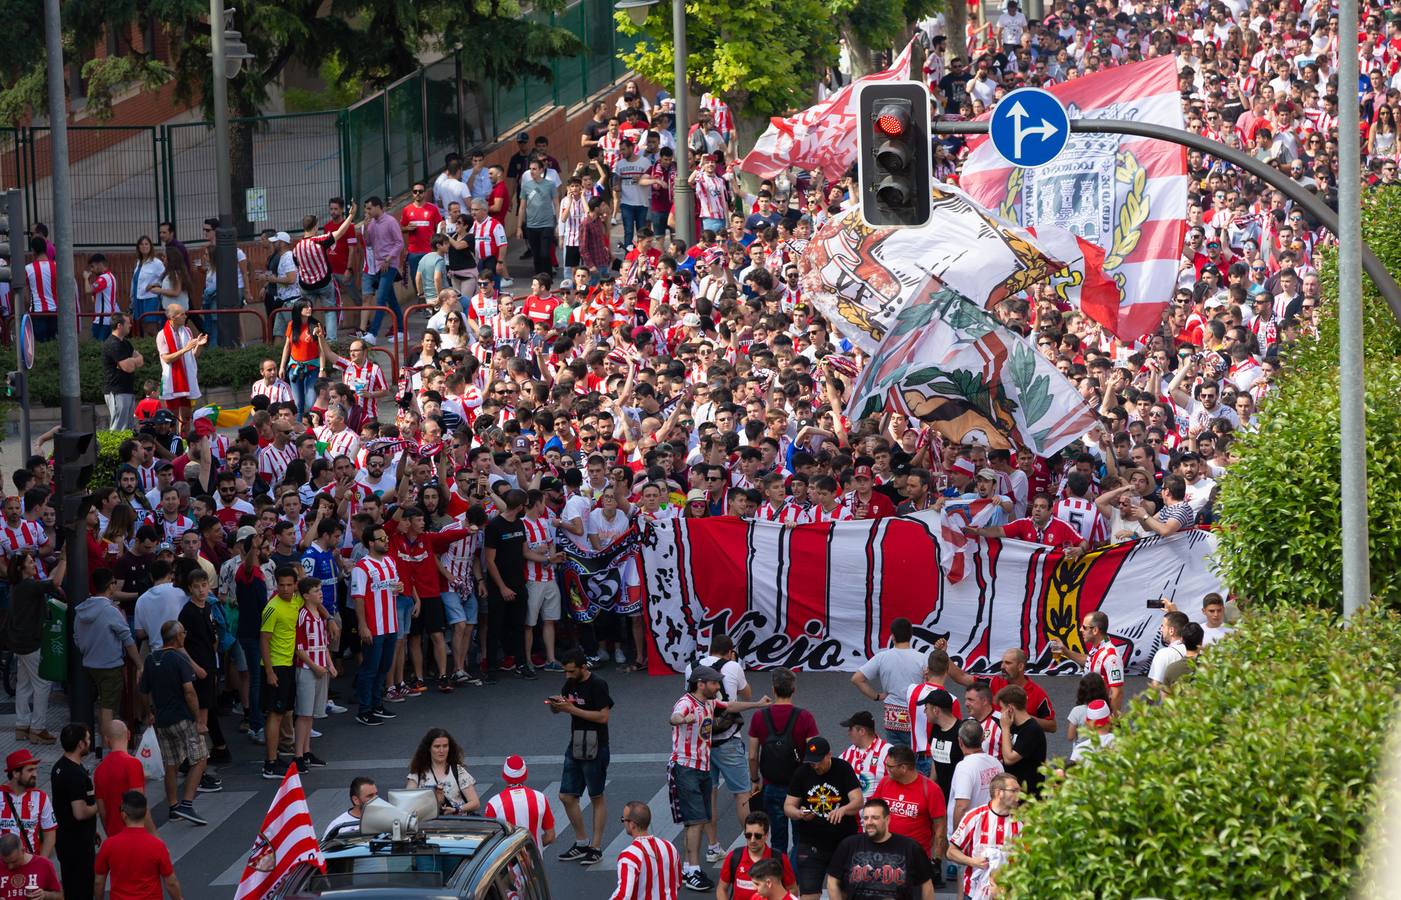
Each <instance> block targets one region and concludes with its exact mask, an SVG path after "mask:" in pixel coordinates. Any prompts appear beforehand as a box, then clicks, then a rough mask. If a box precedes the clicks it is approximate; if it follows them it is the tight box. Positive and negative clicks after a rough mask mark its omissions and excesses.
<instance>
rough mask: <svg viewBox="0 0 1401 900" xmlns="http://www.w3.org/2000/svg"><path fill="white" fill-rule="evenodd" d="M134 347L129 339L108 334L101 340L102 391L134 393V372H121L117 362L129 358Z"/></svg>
mask: <svg viewBox="0 0 1401 900" xmlns="http://www.w3.org/2000/svg"><path fill="white" fill-rule="evenodd" d="M135 353H136V349H135V348H134V347H132V346H131V341H129V340H127V339H126V338H119V337H117V336H116V335H109V336H108V338H107V340H105V341H103V342H102V392H103V393H105V394H134V393H136V373H135V372H123V371H122V370H121V369H120V368H118V366H117V363H119V362H122V361H123V360H127V359H131V357H132V355H133V354H135Z"/></svg>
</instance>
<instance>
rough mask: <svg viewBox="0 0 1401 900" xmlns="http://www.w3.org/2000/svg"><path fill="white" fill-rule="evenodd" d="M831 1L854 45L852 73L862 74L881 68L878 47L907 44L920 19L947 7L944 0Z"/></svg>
mask: <svg viewBox="0 0 1401 900" xmlns="http://www.w3.org/2000/svg"><path fill="white" fill-rule="evenodd" d="M828 5H829V6H830V8H831V11H832V15H833V16H834V17H835V18H836V19H837V22H838V28H839V29H840V31H841V34H842V36H843V37H845V38H846V42H847V46H848V47H850V48H851V65H852V74H853V75H855V76H856V77H858V78H859V77H860V76H862V75H865V74H867V73H868V72H873V71H875V70H876V69H878V68H880V65H879V61H878V60H877V59H876V58H875V57H876V53H877V52H878V51H881V50H884V49H886V48H887V47H895V46H902V47H903V46H904V45H905V44H906V43H907V42H908V41H909V40H910V38H911V37H913V36H914V24H915V23H916V22H918V21H919V20H920V19H923V18H925V17H926V16H930V15H933V14H934V13H936V12H938V11H939V10H940V9H942V8H943V7H944V3H943V0H899V2H884V0H828Z"/></svg>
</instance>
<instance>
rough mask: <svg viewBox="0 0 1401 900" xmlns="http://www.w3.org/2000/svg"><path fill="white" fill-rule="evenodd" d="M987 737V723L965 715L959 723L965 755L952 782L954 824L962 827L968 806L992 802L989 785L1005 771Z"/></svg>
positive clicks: (952, 822) (975, 807)
mask: <svg viewBox="0 0 1401 900" xmlns="http://www.w3.org/2000/svg"><path fill="white" fill-rule="evenodd" d="M983 737H984V735H983V727H982V726H981V725H979V724H978V723H977V722H976V721H975V720H973V719H965V720H964V721H963V723H962V724H960V725H959V726H958V746H959V747H960V748H961V749H962V750H963V758H962V759H961V760H959V761H958V765H956V766H954V770H953V781H952V782H951V783H950V785H949V797H948V807H949V825H950V827H951V828H956V827H958V823H959V822H962V821H963V814H964V813H966V812H968V810H970V809H977V808H978V807H980V806H982V805H983V804H985V803H987V802H988V798H989V796H990V794H989V791H988V785H990V784H991V783H992V779H993V778H994V777H995V776H997V775H1000V774H1002V772H1003V768H1002V763H1000V762H998V761H997V759H996V758H995V757H993V756H992V755H991V754H989V753H987V752H985V751H984V750H983Z"/></svg>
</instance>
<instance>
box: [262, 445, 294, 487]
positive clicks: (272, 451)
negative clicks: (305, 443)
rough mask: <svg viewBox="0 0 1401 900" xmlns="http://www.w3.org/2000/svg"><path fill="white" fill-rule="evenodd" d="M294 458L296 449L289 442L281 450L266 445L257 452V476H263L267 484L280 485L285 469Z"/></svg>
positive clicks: (275, 446)
mask: <svg viewBox="0 0 1401 900" xmlns="http://www.w3.org/2000/svg"><path fill="white" fill-rule="evenodd" d="M296 458H297V448H296V447H294V446H293V445H292V444H291V442H290V441H289V442H288V443H287V445H286V446H284V447H282V448H281V449H278V446H277V445H276V444H268V445H267V446H266V447H263V448H261V449H260V450H258V474H259V475H263V476H265V477H266V478H267V479H268V483H269V484H273V485H277V484H281V483H282V477H283V476H284V475H286V474H287V467H288V466H289V465H291V464H292V460H294V459H296Z"/></svg>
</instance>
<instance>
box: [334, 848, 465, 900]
mask: <svg viewBox="0 0 1401 900" xmlns="http://www.w3.org/2000/svg"><path fill="white" fill-rule="evenodd" d="M467 859H468V857H465V856H459V855H456V854H439V853H406V854H402V855H395V856H379V855H376V856H351V857H340V858H333V859H328V860H326V873H325V874H324V875H321V874H317V875H313V876H312V877H311V879H310V880H309V881H308V882H307V887H308V888H309V889H311V890H312V891H314V892H316V893H324V892H326V891H333V890H343V889H346V888H352V887H355V888H439V887H444V886H446V885H447V883H448V882H449V881H451V880H452V877H453V875H454V873H456V872H457V869H458V867H459V866H461V865H462V864H463V863H464V862H466V861H467Z"/></svg>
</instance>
